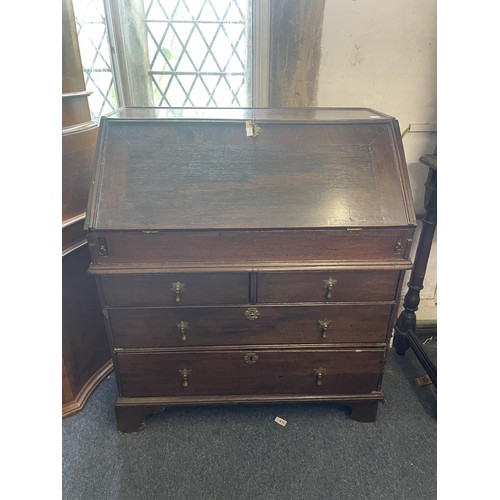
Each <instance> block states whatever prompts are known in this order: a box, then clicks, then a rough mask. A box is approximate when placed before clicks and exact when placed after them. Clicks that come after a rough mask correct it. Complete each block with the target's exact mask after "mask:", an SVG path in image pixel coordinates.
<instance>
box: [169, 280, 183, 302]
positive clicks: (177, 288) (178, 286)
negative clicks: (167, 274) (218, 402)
mask: <svg viewBox="0 0 500 500" xmlns="http://www.w3.org/2000/svg"><path fill="white" fill-rule="evenodd" d="M184 288H186V284H185V283H181V282H180V281H177V283H172V291H173V292H174V293H175V301H176V302H177V303H179V302H180V301H181V293H182V292H183V291H184Z"/></svg>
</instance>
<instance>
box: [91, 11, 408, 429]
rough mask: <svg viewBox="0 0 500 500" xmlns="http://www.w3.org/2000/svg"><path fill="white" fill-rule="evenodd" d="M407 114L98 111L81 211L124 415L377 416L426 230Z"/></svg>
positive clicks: (134, 423) (127, 422)
mask: <svg viewBox="0 0 500 500" xmlns="http://www.w3.org/2000/svg"><path fill="white" fill-rule="evenodd" d="M302 6H303V5H302ZM245 120H253V125H252V126H251V127H250V128H251V130H252V133H253V134H252V136H247V135H246V128H245ZM257 127H259V128H260V133H258V134H257V133H255V131H256V130H257ZM397 129H398V126H397V122H396V121H395V120H394V119H393V118H391V117H388V116H387V115H384V114H382V113H378V112H376V111H373V110H368V109H364V110H362V109H351V110H349V109H314V110H312V109H309V110H307V109H304V108H301V109H285V108H282V109H266V110H264V109H238V110H228V109H225V110H222V109H217V110H200V109H189V110H172V109H168V110H167V109H155V108H127V109H122V110H118V111H117V112H116V113H113V114H112V115H110V116H109V117H107V118H106V119H104V120H103V122H102V126H101V128H100V134H99V139H98V143H97V156H96V158H95V161H94V173H93V179H94V183H93V189H92V191H91V193H90V196H89V204H88V207H89V208H88V215H87V218H86V222H85V227H86V229H87V230H88V241H89V250H90V253H91V256H92V265H91V266H90V269H89V270H90V273H91V274H93V275H95V276H96V277H97V281H98V283H99V290H100V297H101V303H102V306H103V309H104V315H105V318H106V325H107V330H108V336H109V340H110V343H111V346H112V349H113V352H112V356H113V360H114V364H115V369H116V373H117V386H118V393H119V398H118V400H117V403H116V417H117V423H118V428H119V429H120V430H122V431H123V432H135V431H136V430H138V429H139V428H140V427H141V426H142V424H143V421H144V419H145V417H146V416H147V415H148V414H149V413H151V412H154V411H161V410H162V409H163V408H165V407H169V406H175V405H181V404H226V403H229V404H239V403H251V402H255V403H262V402H266V403H267V402H293V401H302V402H304V401H311V402H321V401H337V402H341V403H343V404H347V405H349V406H350V407H351V409H352V417H353V418H354V419H356V420H359V421H373V420H374V419H375V418H376V412H377V405H378V403H379V402H380V401H381V400H382V399H383V395H382V392H381V382H382V376H383V367H384V363H385V359H386V352H387V348H388V339H389V336H390V332H391V330H392V325H393V323H394V320H395V316H396V308H397V306H396V301H397V299H398V297H399V294H400V291H401V286H402V279H403V276H404V272H405V270H407V269H409V268H410V267H411V262H410V261H409V252H410V247H411V242H412V239H413V234H414V231H415V218H414V213H413V206H412V202H411V195H410V186H409V183H408V177H407V174H406V170H405V169H406V165H405V163H404V154H403V151H402V145H401V143H400V142H398V141H397V140H395V134H396V131H397ZM328 283H330V285H331V286H330V288H328V287H327V284H328ZM176 287H177V292H176V290H175V289H176Z"/></svg>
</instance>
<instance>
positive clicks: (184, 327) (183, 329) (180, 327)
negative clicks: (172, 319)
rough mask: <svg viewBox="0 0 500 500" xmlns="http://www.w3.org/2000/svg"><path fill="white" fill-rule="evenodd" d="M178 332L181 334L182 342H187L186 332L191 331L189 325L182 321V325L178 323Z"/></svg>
mask: <svg viewBox="0 0 500 500" xmlns="http://www.w3.org/2000/svg"><path fill="white" fill-rule="evenodd" d="M176 325H177V331H178V332H179V333H180V334H181V340H184V341H185V340H186V339H187V336H186V332H187V331H188V330H189V323H188V322H187V321H181V322H180V323H176Z"/></svg>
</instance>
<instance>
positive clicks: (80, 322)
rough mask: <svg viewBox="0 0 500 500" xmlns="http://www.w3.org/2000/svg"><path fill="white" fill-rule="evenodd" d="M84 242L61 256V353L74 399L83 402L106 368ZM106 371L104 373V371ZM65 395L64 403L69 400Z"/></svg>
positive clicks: (103, 339)
mask: <svg viewBox="0 0 500 500" xmlns="http://www.w3.org/2000/svg"><path fill="white" fill-rule="evenodd" d="M89 264H90V255H89V252H88V246H87V245H86V244H84V245H82V246H80V247H78V248H76V249H75V250H73V251H72V252H70V253H68V254H66V255H65V256H64V257H63V260H62V266H63V267H62V332H63V336H62V353H63V361H64V366H65V371H66V379H67V382H66V384H69V386H70V387H71V390H72V394H73V395H74V398H73V402H74V401H78V400H80V406H81V403H82V401H83V402H84V401H85V400H86V398H87V397H88V395H89V394H90V392H92V390H93V389H94V388H95V387H96V385H97V384H98V383H99V382H100V381H101V380H102V378H103V376H105V375H106V374H107V373H108V372H109V370H107V368H104V367H105V365H107V363H108V361H109V359H110V354H109V345H108V342H107V335H106V328H105V325H104V319H103V316H102V311H101V306H100V304H99V295H98V292H97V286H96V283H95V280H94V279H93V278H91V277H90V276H89V275H88V273H87V268H88V266H89ZM103 371H104V372H106V373H103ZM68 399H69V398H68V397H66V398H64V397H63V401H66V404H70V403H72V401H68Z"/></svg>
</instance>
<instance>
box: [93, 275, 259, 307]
mask: <svg viewBox="0 0 500 500" xmlns="http://www.w3.org/2000/svg"><path fill="white" fill-rule="evenodd" d="M100 281H101V290H102V294H103V299H104V303H105V304H106V305H108V306H118V307H119V306H123V307H127V306H128V307H132V306H137V307H141V306H144V307H148V306H149V307H155V306H173V305H177V306H182V305H203V304H246V303H247V302H248V301H249V278H248V273H245V272H221V273H215V272H214V273H163V274H131V275H105V276H101V277H100Z"/></svg>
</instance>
